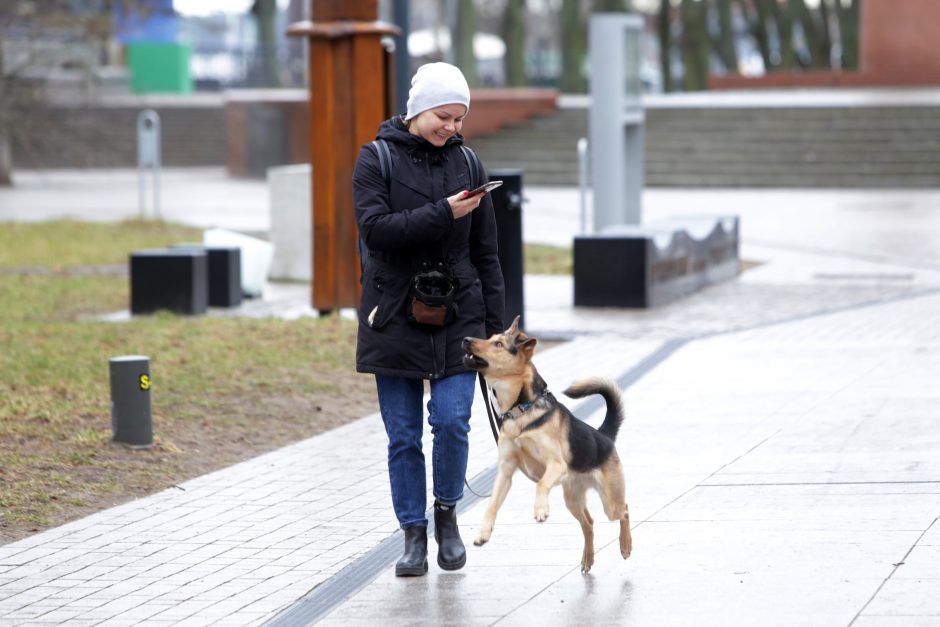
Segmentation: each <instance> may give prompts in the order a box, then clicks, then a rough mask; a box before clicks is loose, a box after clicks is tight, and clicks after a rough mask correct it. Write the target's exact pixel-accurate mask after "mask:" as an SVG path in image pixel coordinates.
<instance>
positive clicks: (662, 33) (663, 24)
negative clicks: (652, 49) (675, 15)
mask: <svg viewBox="0 0 940 627" xmlns="http://www.w3.org/2000/svg"><path fill="white" fill-rule="evenodd" d="M657 23H658V26H659V68H660V71H661V72H662V74H663V91H664V92H665V93H669V92H671V91H672V90H673V86H672V32H671V26H672V7H671V6H670V4H669V0H659V16H658V20H657Z"/></svg>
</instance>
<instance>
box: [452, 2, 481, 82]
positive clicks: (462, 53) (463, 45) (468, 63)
mask: <svg viewBox="0 0 940 627" xmlns="http://www.w3.org/2000/svg"><path fill="white" fill-rule="evenodd" d="M454 30H455V33H454V34H455V39H456V41H455V42H454V60H455V62H456V64H457V66H458V67H459V68H460V69H461V70H463V74H464V76H465V77H466V78H467V83H469V85H470V86H471V87H474V86H475V85H476V84H477V58H476V54H474V51H473V36H474V35H475V34H476V32H477V8H476V5H475V4H474V3H473V2H470V1H465V2H458V3H457V25H456V28H455V29H454Z"/></svg>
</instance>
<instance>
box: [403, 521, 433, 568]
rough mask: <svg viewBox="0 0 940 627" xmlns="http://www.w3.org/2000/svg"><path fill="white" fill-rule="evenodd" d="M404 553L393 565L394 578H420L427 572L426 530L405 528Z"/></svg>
mask: <svg viewBox="0 0 940 627" xmlns="http://www.w3.org/2000/svg"><path fill="white" fill-rule="evenodd" d="M404 531H405V552H404V553H403V554H402V556H401V559H400V560H398V563H397V564H395V576H396V577H420V576H421V575H423V574H424V573H426V572H428V528H427V527H420V526H414V527H405V529H404Z"/></svg>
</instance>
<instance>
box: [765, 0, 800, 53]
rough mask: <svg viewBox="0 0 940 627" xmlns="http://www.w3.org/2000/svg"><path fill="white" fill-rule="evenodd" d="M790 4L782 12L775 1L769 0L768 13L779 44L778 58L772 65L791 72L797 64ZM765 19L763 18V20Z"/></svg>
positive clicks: (793, 18) (793, 19)
mask: <svg viewBox="0 0 940 627" xmlns="http://www.w3.org/2000/svg"><path fill="white" fill-rule="evenodd" d="M792 7H793V5H792V4H789V5H787V6H785V7H784V8H783V9H782V10H781V8H780V4H779V3H778V2H777V0H770V5H769V7H768V8H769V13H770V17H771V18H773V22H774V25H775V26H776V29H777V41H778V42H780V58H779V59H778V60H777V62H776V63H775V64H774V66H775V67H776V68H777V69H780V70H792V69H793V68H795V67H796V66H797V64H798V63H799V59H798V58H797V56H796V50H795V49H794V48H793V22H794V21H795V17H794V15H793V12H792ZM766 19H767V18H766V17H765V20H766Z"/></svg>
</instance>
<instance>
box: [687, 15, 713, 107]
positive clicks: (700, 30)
mask: <svg viewBox="0 0 940 627" xmlns="http://www.w3.org/2000/svg"><path fill="white" fill-rule="evenodd" d="M681 7H682V64H683V65H684V66H685V80H684V81H683V85H684V87H685V90H686V91H703V90H705V89H707V88H708V56H709V53H710V52H711V44H710V42H709V39H708V24H707V22H706V7H705V3H704V2H699V1H697V0H682V5H681Z"/></svg>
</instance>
